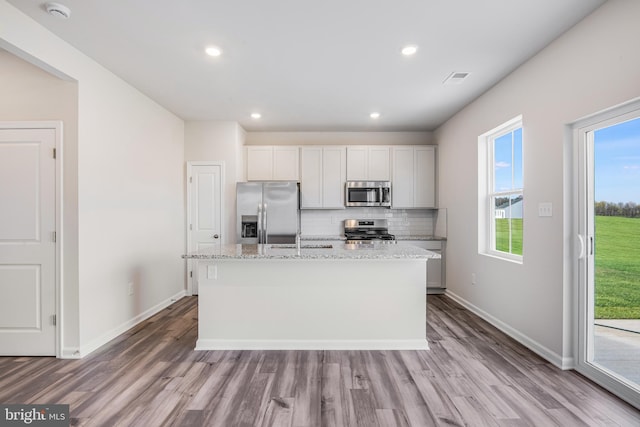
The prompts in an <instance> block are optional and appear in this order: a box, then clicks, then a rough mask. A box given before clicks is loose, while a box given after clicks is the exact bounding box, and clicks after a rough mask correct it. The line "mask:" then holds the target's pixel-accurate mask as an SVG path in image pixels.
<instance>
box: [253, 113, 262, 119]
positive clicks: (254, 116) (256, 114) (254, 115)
mask: <svg viewBox="0 0 640 427" xmlns="http://www.w3.org/2000/svg"><path fill="white" fill-rule="evenodd" d="M260 117H262V114H260V113H251V118H252V119H256V120H257V119H259V118H260Z"/></svg>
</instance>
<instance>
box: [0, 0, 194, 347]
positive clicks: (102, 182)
mask: <svg viewBox="0 0 640 427" xmlns="http://www.w3.org/2000/svg"><path fill="white" fill-rule="evenodd" d="M0 47H3V48H5V49H6V50H8V51H10V52H12V53H14V54H16V55H18V56H20V57H21V58H24V59H26V60H28V61H29V62H32V63H34V64H37V65H39V66H42V67H45V68H46V69H47V70H50V71H52V72H54V73H56V74H57V75H61V76H68V78H69V79H70V80H75V81H77V82H78V86H77V87H78V124H77V126H78V133H77V146H78V148H77V149H78V158H77V170H78V181H77V186H78V208H77V225H76V226H77V229H78V251H79V255H78V257H77V263H78V283H79V287H78V289H77V290H76V292H77V295H76V298H77V299H78V304H79V317H78V322H79V337H76V339H75V340H74V339H73V338H72V337H66V336H65V342H64V343H63V346H64V352H65V354H67V355H69V354H71V353H74V352H75V351H80V354H85V353H87V352H89V351H92V350H93V349H95V348H96V347H97V346H99V345H101V344H104V343H105V342H106V341H107V340H109V339H111V338H113V337H114V336H116V335H117V334H118V333H120V332H122V331H123V330H125V329H127V328H128V327H129V326H131V325H132V324H134V323H135V322H137V321H139V320H140V319H141V318H143V317H144V316H146V315H148V314H149V313H151V312H153V311H154V310H156V309H158V308H159V307H161V306H163V305H165V304H168V303H169V302H170V299H171V298H172V297H175V296H179V295H182V294H183V292H184V280H183V277H184V262H183V261H182V260H181V259H180V255H181V254H182V253H183V252H184V250H185V234H184V190H183V188H184V183H183V162H184V151H183V150H184V122H183V121H182V120H181V119H179V118H178V117H176V116H175V115H173V114H172V113H170V112H168V111H167V110H165V109H164V108H162V107H160V106H159V105H157V104H156V103H154V102H153V101H151V100H150V99H148V98H147V97H146V96H144V95H142V94H141V93H140V92H139V91H137V90H136V89H135V88H133V87H131V86H130V85H128V84H127V83H125V82H124V81H122V80H121V79H119V78H117V77H116V76H114V75H113V74H112V73H111V72H109V71H108V70H106V69H105V68H103V67H102V66H101V65H99V64H97V63H96V62H94V61H93V60H92V59H90V58H89V57H87V56H85V55H84V54H82V53H80V52H79V51H77V50H76V49H75V48H73V47H72V46H70V45H69V44H67V43H65V42H63V41H62V40H60V39H59V38H58V37H56V36H54V35H53V34H51V33H50V32H48V31H47V30H46V29H44V28H43V27H41V26H40V25H38V24H37V23H36V22H34V21H33V20H31V19H30V18H29V17H27V16H26V15H24V14H22V13H21V12H19V11H18V10H17V9H15V8H14V7H13V6H11V5H10V4H8V3H7V2H6V1H4V0H0ZM67 160H68V159H67ZM67 167H71V168H74V167H76V166H74V165H67V164H65V170H66V168H67ZM69 214H71V215H73V213H67V215H69ZM66 220H67V217H65V223H66ZM72 226H73V225H72ZM130 282H133V283H134V286H135V294H134V295H133V296H129V295H128V293H127V290H128V284H129V283H130ZM63 287H64V291H65V292H66V291H67V290H68V289H67V283H66V282H65V283H64V284H63ZM70 291H71V292H73V291H74V290H73V289H71V290H70ZM67 320H70V319H67V318H66V316H65V317H64V318H63V321H64V322H66V321H67ZM65 329H66V327H65ZM76 342H77V345H76Z"/></svg>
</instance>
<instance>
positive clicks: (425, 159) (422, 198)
mask: <svg viewBox="0 0 640 427" xmlns="http://www.w3.org/2000/svg"><path fill="white" fill-rule="evenodd" d="M414 201H415V207H416V208H434V207H435V206H436V149H435V147H416V148H415V199H414Z"/></svg>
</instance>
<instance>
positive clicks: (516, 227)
mask: <svg viewBox="0 0 640 427" xmlns="http://www.w3.org/2000/svg"><path fill="white" fill-rule="evenodd" d="M509 221H511V253H512V254H516V255H522V218H514V219H511V220H510V219H506V218H505V219H496V250H498V251H502V252H509Z"/></svg>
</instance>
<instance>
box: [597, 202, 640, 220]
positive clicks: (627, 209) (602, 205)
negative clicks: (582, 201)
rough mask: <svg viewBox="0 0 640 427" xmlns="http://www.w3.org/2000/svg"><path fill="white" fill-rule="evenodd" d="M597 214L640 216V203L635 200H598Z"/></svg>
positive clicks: (627, 216)
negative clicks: (624, 201) (614, 201)
mask: <svg viewBox="0 0 640 427" xmlns="http://www.w3.org/2000/svg"><path fill="white" fill-rule="evenodd" d="M595 214H596V215H600V216H623V217H626V218H640V205H638V204H636V203H634V202H627V203H622V202H618V203H612V202H596V203H595Z"/></svg>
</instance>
